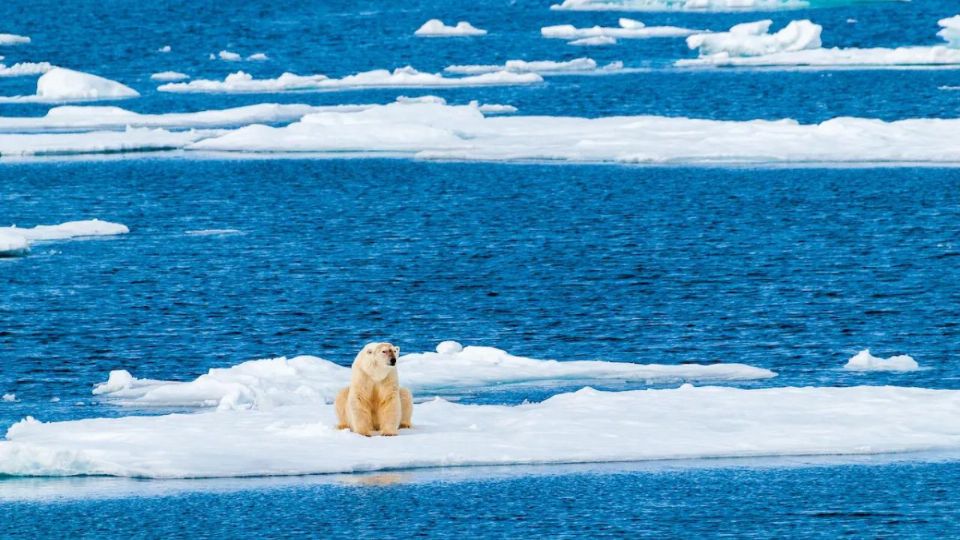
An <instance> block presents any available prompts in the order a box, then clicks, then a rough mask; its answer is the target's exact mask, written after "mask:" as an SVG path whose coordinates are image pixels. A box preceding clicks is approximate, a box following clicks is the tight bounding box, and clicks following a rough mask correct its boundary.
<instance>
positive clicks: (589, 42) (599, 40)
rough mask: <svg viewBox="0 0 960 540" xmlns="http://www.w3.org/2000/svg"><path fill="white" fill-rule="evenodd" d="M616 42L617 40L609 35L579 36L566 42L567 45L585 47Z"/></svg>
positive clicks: (614, 43)
mask: <svg viewBox="0 0 960 540" xmlns="http://www.w3.org/2000/svg"><path fill="white" fill-rule="evenodd" d="M616 44H617V40H616V39H615V38H612V37H610V36H596V37H588V38H580V39H575V40H573V41H570V42H568V43H567V45H581V46H586V47H597V46H602V45H616Z"/></svg>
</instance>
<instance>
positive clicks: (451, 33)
mask: <svg viewBox="0 0 960 540" xmlns="http://www.w3.org/2000/svg"><path fill="white" fill-rule="evenodd" d="M414 35H416V36H420V37H462V36H485V35H487V31H486V30H481V29H479V28H477V27H475V26H473V25H472V24H470V23H468V22H467V21H460V22H458V23H457V25H456V26H447V25H445V24H443V21H441V20H440V19H430V20H429V21H427V22H425V23H423V26H421V27H420V28H418V29H417V31H416V32H414Z"/></svg>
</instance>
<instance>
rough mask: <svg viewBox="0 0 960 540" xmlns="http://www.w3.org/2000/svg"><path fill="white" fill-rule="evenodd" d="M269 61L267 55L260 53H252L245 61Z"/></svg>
mask: <svg viewBox="0 0 960 540" xmlns="http://www.w3.org/2000/svg"><path fill="white" fill-rule="evenodd" d="M269 59H270V58H269V57H267V55H266V54H264V53H262V52H258V53H253V54H251V55H250V56H248V57H247V60H250V61H252V62H263V61H264V60H269Z"/></svg>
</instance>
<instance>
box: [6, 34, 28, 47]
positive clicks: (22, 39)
mask: <svg viewBox="0 0 960 540" xmlns="http://www.w3.org/2000/svg"><path fill="white" fill-rule="evenodd" d="M24 43H30V38H29V37H27V36H18V35H17V34H0V45H22V44H24Z"/></svg>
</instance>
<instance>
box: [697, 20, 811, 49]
mask: <svg viewBox="0 0 960 540" xmlns="http://www.w3.org/2000/svg"><path fill="white" fill-rule="evenodd" d="M771 24H773V21H771V20H764V21H757V22H752V23H743V24H738V25H736V26H733V27H732V28H730V31H729V32H714V33H706V34H695V35H692V36H690V37H688V38H687V45H688V46H689V47H690V48H691V49H698V50H699V53H700V56H709V55H714V54H724V55H728V56H762V55H765V54H773V53H778V52H784V51H802V50H807V49H818V48H820V32H821V31H822V30H823V27H822V26H820V25H819V24H813V23H812V22H810V21H808V20H802V21H791V22H790V23H789V24H787V26H785V27H784V28H782V29H781V30H780V31H778V32H777V33H775V34H770V33H769V29H770V25H771Z"/></svg>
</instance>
